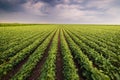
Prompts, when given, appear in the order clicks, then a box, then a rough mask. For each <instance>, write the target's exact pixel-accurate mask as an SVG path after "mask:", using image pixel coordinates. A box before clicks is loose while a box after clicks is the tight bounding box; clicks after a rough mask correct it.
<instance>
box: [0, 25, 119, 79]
mask: <svg viewBox="0 0 120 80" xmlns="http://www.w3.org/2000/svg"><path fill="white" fill-rule="evenodd" d="M0 80H120V26H119V25H84V24H81V25H77V24H76V25H75V24H1V25H0Z"/></svg>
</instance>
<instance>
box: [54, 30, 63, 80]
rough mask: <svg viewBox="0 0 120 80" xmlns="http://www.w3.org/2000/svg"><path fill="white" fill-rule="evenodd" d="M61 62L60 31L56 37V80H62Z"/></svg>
mask: <svg viewBox="0 0 120 80" xmlns="http://www.w3.org/2000/svg"><path fill="white" fill-rule="evenodd" d="M62 71H63V61H62V54H61V49H60V30H59V35H58V51H57V58H56V80H63V73H62Z"/></svg>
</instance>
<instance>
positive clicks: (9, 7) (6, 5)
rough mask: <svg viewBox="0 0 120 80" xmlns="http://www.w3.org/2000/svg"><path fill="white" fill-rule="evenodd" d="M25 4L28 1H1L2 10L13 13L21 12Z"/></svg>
mask: <svg viewBox="0 0 120 80" xmlns="http://www.w3.org/2000/svg"><path fill="white" fill-rule="evenodd" d="M23 3H26V0H0V9H1V10H3V11H11V12H12V11H19V10H20V8H21V5H22V4H23Z"/></svg>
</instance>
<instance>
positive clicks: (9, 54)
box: [0, 32, 45, 64]
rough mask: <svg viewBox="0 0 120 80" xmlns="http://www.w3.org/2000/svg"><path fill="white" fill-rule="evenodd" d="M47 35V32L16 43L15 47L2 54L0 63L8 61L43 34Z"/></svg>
mask: <svg viewBox="0 0 120 80" xmlns="http://www.w3.org/2000/svg"><path fill="white" fill-rule="evenodd" d="M44 35H45V32H44V33H42V34H40V35H38V36H35V37H34V38H31V39H29V40H26V41H24V42H21V43H20V44H18V45H16V44H14V47H11V48H9V49H8V50H6V51H4V52H3V53H2V54H0V62H1V63H0V64H2V63H4V62H6V61H8V60H9V59H10V58H11V57H13V56H14V55H16V54H17V53H18V52H19V51H21V50H23V49H24V48H26V47H28V46H29V45H31V44H32V43H33V42H34V41H35V40H36V39H39V38H41V37H42V36H44Z"/></svg>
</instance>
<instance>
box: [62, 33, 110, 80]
mask: <svg viewBox="0 0 120 80" xmlns="http://www.w3.org/2000/svg"><path fill="white" fill-rule="evenodd" d="M64 35H65V37H66V41H67V43H68V45H69V47H70V50H71V52H72V54H73V56H74V58H75V59H76V60H77V61H78V64H80V65H81V67H80V69H81V70H82V72H81V73H82V75H83V76H84V77H85V78H86V79H87V80H110V78H109V76H107V75H105V74H104V73H103V72H102V71H101V70H98V69H97V68H95V67H94V66H93V63H92V61H90V60H89V58H88V57H87V56H86V55H85V54H84V53H83V52H82V50H81V49H80V48H79V46H78V45H77V44H76V43H75V42H74V41H73V40H72V39H71V37H70V36H69V35H68V34H67V33H66V32H65V31H64Z"/></svg>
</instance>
